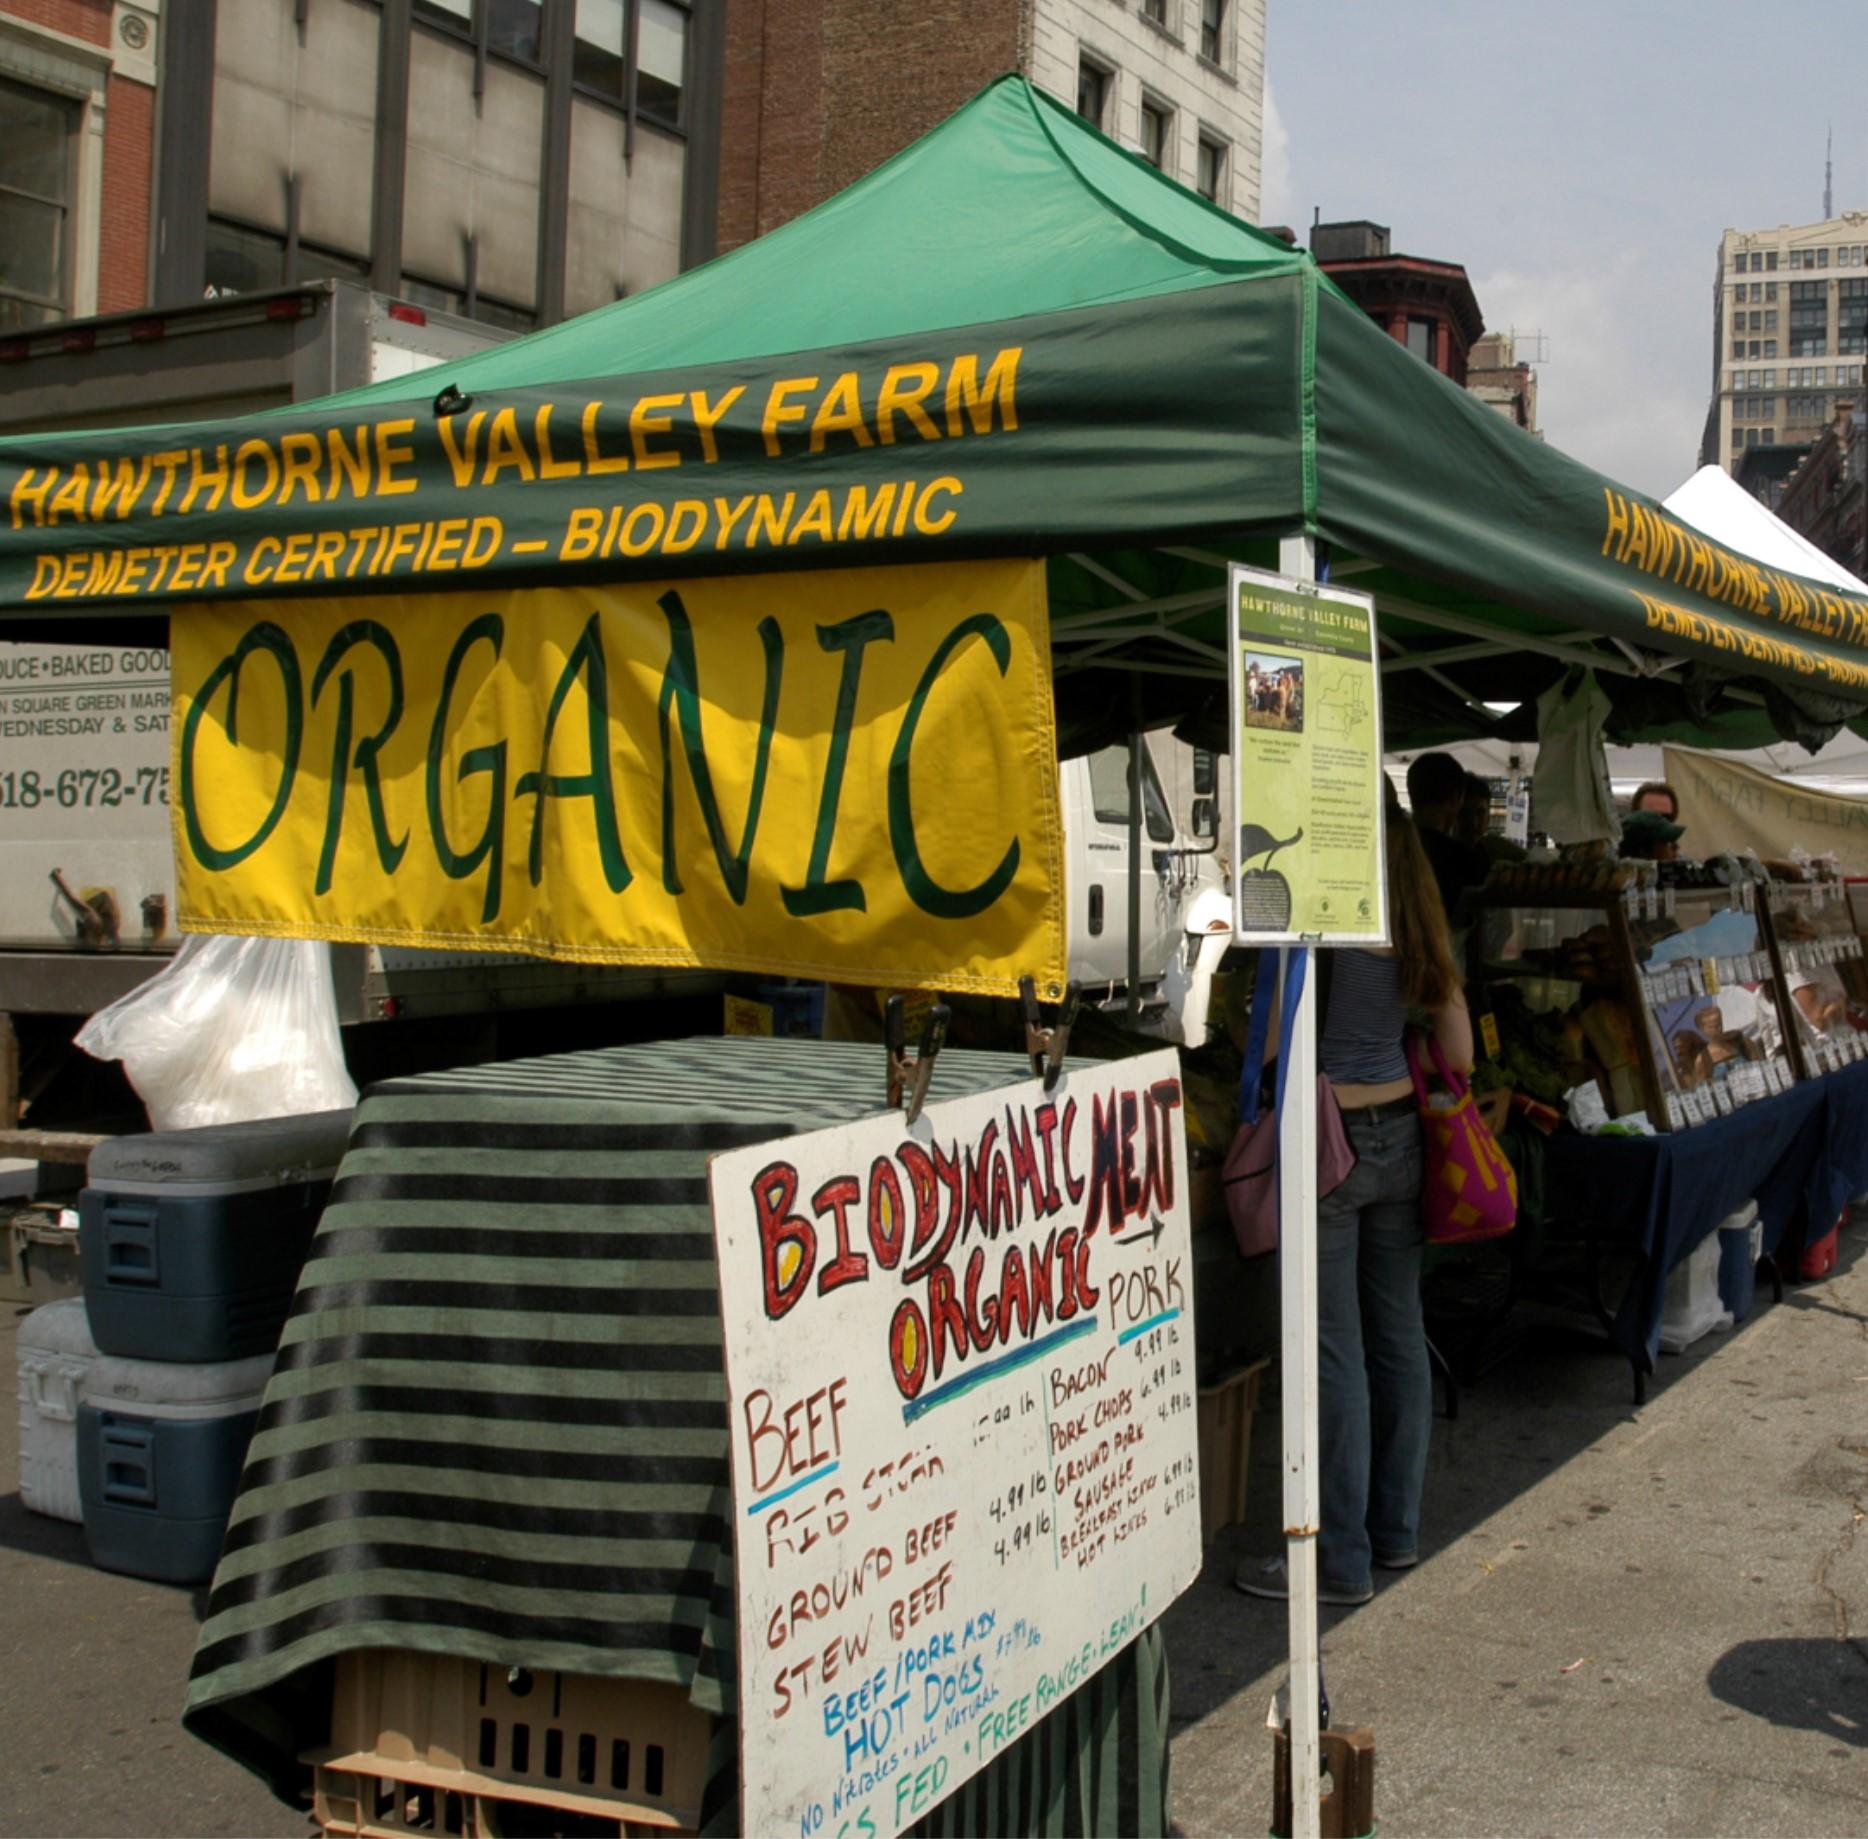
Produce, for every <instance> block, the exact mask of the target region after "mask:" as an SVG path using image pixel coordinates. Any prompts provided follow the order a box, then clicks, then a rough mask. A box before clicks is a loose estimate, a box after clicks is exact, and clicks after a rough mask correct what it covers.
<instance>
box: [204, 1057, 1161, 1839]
mask: <svg viewBox="0 0 1868 1839" xmlns="http://www.w3.org/2000/svg"><path fill="white" fill-rule="evenodd" d="M884 1073H885V1065H884V1056H883V1054H882V1051H881V1049H879V1048H863V1047H854V1046H846V1045H834V1044H827V1043H822V1042H814V1041H798V1040H787V1041H775V1040H758V1039H740V1040H694V1041H685V1042H676V1043H667V1044H657V1045H646V1046H634V1047H622V1048H613V1049H605V1050H601V1051H596V1052H590V1053H582V1054H567V1055H561V1056H554V1057H551V1058H546V1059H540V1060H532V1061H520V1062H514V1063H509V1064H504V1065H492V1066H485V1067H476V1068H468V1069H464V1070H461V1071H455V1072H444V1073H435V1074H429V1075H423V1076H421V1077H417V1078H411V1079H405V1080H399V1081H393V1082H390V1083H387V1084H384V1085H379V1086H377V1087H375V1088H373V1089H372V1090H371V1091H370V1092H369V1093H368V1094H367V1095H366V1097H365V1099H364V1102H363V1104H362V1106H361V1107H360V1109H359V1111H358V1115H357V1124H356V1128H355V1131H354V1133H353V1136H352V1138H351V1144H350V1148H349V1151H348V1153H347V1154H346V1156H345V1159H344V1163H343V1166H342V1168H341V1170H340V1171H339V1175H338V1179H337V1182H336V1185H335V1186H334V1188H333V1190H332V1197H331V1203H330V1205H329V1208H328V1209H327V1211H326V1213H325V1215H324V1218H323V1220H322V1222H321V1224H320V1226H319V1229H318V1234H317V1237H316V1239H315V1240H314V1242H313V1245H312V1250H311V1255H310V1258H309V1261H308V1262H307V1264H306V1266H305V1270H304V1274H303V1276H302V1278H301V1281H300V1285H299V1290H298V1295H297V1300H296V1303H295V1306H294V1311H293V1315H292V1318H291V1320H290V1321H289V1322H288V1324H287V1327H286V1330H285V1334H284V1336H283V1338H282V1342H281V1346H280V1350H279V1358H278V1363H277V1367H276V1370H275V1372H274V1375H273V1379H272V1382H271V1384H270V1385H269V1387H268V1389H267V1393H266V1400H265V1406H264V1409H263V1411H262V1414H261V1417H260V1423H259V1429H258V1432H257V1433H256V1435H255V1437H254V1440H253V1444H252V1447H251V1450H250V1452H249V1456H248V1463H247V1469H246V1473H245V1477H244V1481H243V1487H242V1491H241V1495H240V1498H239V1501H238V1503H237V1504H236V1506H235V1508H234V1512H233V1518H232V1522H231V1525H230V1527H229V1531H228V1535H227V1542H226V1546H225V1550H224V1552H223V1555H222V1559H221V1563H220V1568H219V1570H218V1572H217V1573H216V1576H215V1580H214V1588H213V1592H212V1596H211V1598H210V1602H209V1606H208V1617H207V1621H206V1623H205V1624H204V1626H203V1628H202V1630H201V1636H200V1644H199V1647H198V1649H197V1652H196V1656H195V1663H194V1669H193V1679H192V1682H191V1685H190V1689H189V1695H188V1704H187V1709H186V1712H185V1715H184V1722H185V1723H186V1725H187V1727H188V1728H189V1729H190V1730H191V1731H192V1732H194V1733H195V1734H196V1735H198V1736H200V1737H202V1738H204V1739H206V1740H207V1741H208V1742H210V1743H213V1744H214V1745H216V1746H217V1747H218V1748H220V1749H222V1750H224V1751H226V1752H227V1753H228V1754H229V1755H231V1756H233V1757H234V1758H235V1759H236V1760H237V1761H239V1762H241V1763H242V1764H244V1765H245V1766H246V1767H248V1768H250V1769H252V1770H254V1771H255V1772H256V1773H257V1774H259V1775H261V1776H263V1777H264V1778H265V1779H266V1780H267V1781H268V1782H270V1783H271V1785H272V1786H273V1788H274V1790H275V1792H277V1793H279V1794H280V1796H281V1798H283V1799H288V1800H296V1799H299V1798H301V1797H302V1796H304V1795H305V1794H306V1793H307V1792H308V1791H309V1788H310V1782H311V1770H310V1768H309V1767H308V1765H307V1764H306V1763H305V1761H304V1760H303V1758H304V1756H305V1754H306V1753H307V1752H313V1751H316V1750H317V1749H319V1748H320V1746H321V1745H323V1744H325V1743H326V1742H327V1741H328V1733H329V1726H330V1721H331V1706H332V1680H333V1668H334V1665H335V1663H336V1661H337V1660H338V1658H339V1657H340V1656H343V1655H346V1654H356V1653H358V1652H361V1651H364V1650H370V1649H401V1650H413V1651H417V1652H421V1653H427V1654H435V1655H446V1656H455V1657H462V1658H466V1659H468V1660H471V1661H477V1662H484V1663H489V1664H491V1665H493V1666H495V1667H497V1668H501V1669H504V1668H538V1669H541V1670H542V1669H553V1670H557V1671H560V1672H563V1673H566V1674H575V1675H588V1676H596V1677H602V1678H609V1679H628V1680H637V1681H644V1682H652V1683H659V1684H662V1685H672V1686H677V1687H679V1688H681V1689H682V1690H683V1691H685V1693H686V1695H687V1699H688V1702H689V1703H690V1704H691V1705H692V1706H693V1707H694V1708H695V1710H696V1711H697V1712H699V1713H702V1714H705V1715H706V1716H707V1717H708V1718H710V1719H712V1720H713V1721H714V1722H713V1726H712V1732H713V1734H712V1747H711V1752H710V1761H709V1765H708V1769H707V1776H708V1781H707V1786H706V1790H705V1793H704V1795H703V1797H702V1801H701V1806H700V1810H699V1825H700V1827H701V1830H703V1831H707V1832H719V1833H728V1832H734V1831H737V1830H738V1825H737V1785H736V1780H735V1741H734V1738H735V1727H734V1725H733V1722H732V1714H733V1710H734V1639H735V1632H734V1626H733V1600H734V1598H733V1584H732V1571H731V1566H732V1547H731V1534H730V1524H731V1518H732V1513H731V1500H730V1482H729V1471H728V1460H727V1427H726V1407H725V1396H726V1394H725V1385H724V1378H723V1374H722V1370H721V1332H720V1318H719V1306H718V1295H717V1289H716V1270H715V1263H714V1239H713V1224H712V1215H711V1211H710V1208H709V1204H708V1180H707V1162H708V1158H709V1157H710V1156H711V1155H714V1154H716V1153H718V1152H720V1151H723V1150H727V1149H733V1148H738V1147H741V1146H744V1145H749V1144H756V1143H760V1142H764V1141H767V1140H769V1139H774V1138H780V1137H786V1136H790V1135H794V1134H796V1133H798V1132H800V1131H806V1130H813V1129H817V1128H819V1127H821V1126H823V1125H826V1124H830V1123H835V1122H838V1121H841V1120H849V1119H854V1118H858V1117H863V1116H866V1115H871V1114H873V1113H875V1112H877V1111H879V1110H881V1109H882V1108H883V1105H882V1099H883V1086H884ZM1028 1077H1029V1068H1028V1066H1027V1063H1026V1062H1025V1061H1024V1060H1023V1059H1022V1058H1018V1057H1014V1056H1008V1055H997V1054H978V1053H964V1052H957V1051H949V1052H947V1053H944V1054H942V1055H941V1057H940V1059H939V1062H938V1064H937V1066H936V1068H935V1071H934V1079H933V1087H932V1096H933V1097H935V1098H951V1097H954V1096H957V1095H960V1094H964V1093H972V1092H982V1091H988V1090H991V1089H993V1088H995V1087H999V1086H1004V1085H1009V1084H1012V1083H1014V1082H1017V1081H1020V1080H1023V1079H1025V1078H1028ZM1166 1802H1167V1672H1166V1659H1165V1652H1164V1647H1163V1644H1162V1642H1161V1639H1160V1635H1159V1631H1158V1628H1150V1629H1149V1630H1147V1631H1146V1632H1144V1634H1143V1635H1142V1636H1141V1638H1140V1639H1139V1640H1137V1641H1136V1642H1135V1643H1133V1644H1132V1645H1131V1646H1130V1647H1128V1648H1127V1649H1125V1650H1124V1652H1123V1653H1122V1654H1121V1655H1120V1656H1119V1657H1118V1658H1117V1659H1116V1660H1114V1661H1113V1662H1111V1663H1110V1664H1109V1665H1107V1666H1106V1667H1104V1668H1103V1669H1101V1670H1100V1671H1099V1672H1097V1673H1096V1674H1095V1675H1093V1676H1092V1677H1091V1678H1090V1680H1089V1681H1088V1682H1087V1683H1086V1684H1085V1685H1083V1686H1082V1687H1080V1688H1079V1689H1078V1690H1077V1691H1076V1692H1074V1693H1073V1694H1071V1695H1070V1696H1069V1697H1068V1698H1067V1699H1064V1700H1063V1701H1061V1702H1060V1703H1059V1704H1058V1706H1057V1708H1056V1709H1055V1710H1054V1711H1052V1712H1051V1714H1050V1715H1049V1716H1047V1717H1045V1718H1043V1719H1041V1720H1040V1721H1039V1722H1038V1723H1037V1724H1036V1725H1034V1727H1033V1728H1032V1730H1031V1731H1030V1732H1029V1733H1028V1734H1027V1735H1026V1736H1025V1737H1024V1738H1022V1739H1020V1740H1019V1741H1017V1742H1016V1743H1014V1744H1013V1745H1012V1746H1011V1747H1010V1748H1009V1749H1008V1750H1006V1751H1005V1752H1004V1753H1003V1755H1001V1756H1000V1757H999V1758H997V1759H996V1760H995V1761H994V1762H993V1764H992V1765H991V1766H989V1767H988V1768H987V1769H985V1770H984V1771H982V1772H981V1773H980V1774H978V1775H976V1776H974V1777H973V1778H972V1779H971V1780H970V1781H969V1782H967V1783H966V1784H965V1785H964V1786H963V1787H962V1788H961V1789H960V1790H959V1791H958V1792H957V1793H956V1794H954V1795H951V1796H950V1797H949V1798H948V1799H947V1800H946V1801H945V1802H943V1803H942V1804H941V1805H940V1806H939V1807H937V1808H936V1809H935V1810H934V1812H933V1813H932V1814H930V1815H929V1816H928V1818H927V1819H926V1820H925V1821H923V1822H922V1823H921V1824H920V1825H919V1826H917V1827H916V1828H915V1829H914V1830H916V1831H918V1832H930V1833H948V1832H962V1831H966V1832H987V1831H990V1832H1030V1833H1052V1832H1057V1833H1062V1832H1066V1831H1069V1832H1090V1831H1096V1832H1122V1833H1146V1832H1162V1831H1165V1830H1166V1818H1167V1806H1166Z"/></svg>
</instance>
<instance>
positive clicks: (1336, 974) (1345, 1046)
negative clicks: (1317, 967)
mask: <svg viewBox="0 0 1868 1839" xmlns="http://www.w3.org/2000/svg"><path fill="white" fill-rule="evenodd" d="M1331 956H1332V958H1333V960H1334V962H1333V963H1332V965H1331V967H1330V1006H1329V1011H1328V1013H1327V1014H1326V1015H1325V1016H1324V1018H1323V1028H1322V1032H1321V1034H1320V1035H1319V1037H1318V1041H1317V1059H1318V1063H1319V1064H1320V1065H1321V1066H1322V1068H1323V1071H1324V1072H1325V1073H1326V1074H1327V1075H1328V1076H1329V1079H1330V1082H1331V1084H1333V1085H1369V1086H1372V1085H1382V1084H1385V1083H1386V1082H1387V1081H1389V1080H1391V1079H1405V1078H1406V1077H1407V1076H1408V1072H1407V1055H1406V1053H1405V1052H1404V1051H1403V1049H1402V1045H1401V1036H1402V1032H1403V1030H1404V1029H1405V1028H1406V1026H1407V1004H1406V1003H1405V1002H1404V1001H1403V1000H1402V996H1401V960H1400V959H1399V958H1396V957H1394V956H1392V955H1391V954H1387V953H1380V952H1372V951H1353V950H1350V951H1336V952H1334V953H1332V954H1331Z"/></svg>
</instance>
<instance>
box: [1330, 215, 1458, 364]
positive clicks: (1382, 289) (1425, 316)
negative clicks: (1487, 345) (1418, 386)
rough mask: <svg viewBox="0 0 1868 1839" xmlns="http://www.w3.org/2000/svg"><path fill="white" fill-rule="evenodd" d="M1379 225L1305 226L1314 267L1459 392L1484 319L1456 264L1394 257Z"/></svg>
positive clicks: (1384, 228) (1384, 229)
mask: <svg viewBox="0 0 1868 1839" xmlns="http://www.w3.org/2000/svg"><path fill="white" fill-rule="evenodd" d="M1392 240H1393V239H1392V237H1391V234H1390V232H1389V229H1388V226H1387V225H1386V224H1379V223H1370V222H1368V221H1367V220H1366V219H1357V220H1355V221H1352V222H1347V223H1316V224H1312V225H1311V226H1310V253H1311V254H1312V255H1314V256H1315V257H1316V258H1317V266H1318V267H1320V268H1321V269H1322V270H1323V272H1324V273H1325V274H1326V275H1328V276H1329V277H1330V279H1331V280H1332V281H1334V282H1335V283H1336V285H1337V286H1338V287H1340V288H1341V289H1342V290H1343V292H1344V293H1345V294H1347V295H1348V296H1349V298H1350V299H1351V300H1353V301H1354V302H1355V303H1356V305H1357V306H1359V307H1360V308H1361V309H1362V310H1363V312H1365V313H1366V314H1368V316H1369V317H1370V318H1371V319H1372V320H1374V321H1375V323H1376V324H1377V325H1378V326H1384V327H1386V328H1387V330H1388V332H1389V334H1390V335H1391V336H1392V337H1393V338H1394V339H1395V340H1396V341H1397V342H1398V343H1400V344H1403V345H1405V346H1406V347H1407V348H1408V350H1410V351H1411V352H1413V353H1414V355H1415V356H1416V357H1418V358H1420V359H1421V360H1422V361H1423V362H1424V363H1427V364H1431V365H1432V366H1433V368H1434V369H1435V370H1437V371H1439V372H1440V373H1441V374H1442V375H1443V376H1448V377H1451V378H1452V379H1453V381H1454V382H1455V383H1457V384H1459V385H1460V386H1461V387H1462V388H1463V387H1464V386H1465V383H1466V380H1467V378H1466V371H1467V363H1468V358H1469V356H1470V354H1471V351H1472V347H1473V344H1474V342H1475V341H1476V340H1477V339H1478V338H1479V337H1480V335H1481V334H1482V333H1483V332H1484V331H1485V319H1484V316H1483V315H1482V314H1481V313H1480V311H1479V302H1478V299H1477V297H1476V296H1475V295H1474V293H1473V291H1472V283H1471V282H1470V281H1469V280H1468V279H1467V278H1466V271H1465V269H1464V268H1463V267H1461V265H1460V264H1459V263H1458V262H1433V261H1427V260H1425V259H1424V258H1422V257H1420V256H1416V255H1396V254H1394V253H1393V250H1392V248H1391V246H1390V245H1391V243H1392Z"/></svg>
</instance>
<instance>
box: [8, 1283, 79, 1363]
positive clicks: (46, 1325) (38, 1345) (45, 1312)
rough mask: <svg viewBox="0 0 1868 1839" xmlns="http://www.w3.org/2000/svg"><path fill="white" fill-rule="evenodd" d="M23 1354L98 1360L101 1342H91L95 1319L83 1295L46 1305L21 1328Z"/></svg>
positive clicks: (20, 1340) (36, 1310) (21, 1351)
mask: <svg viewBox="0 0 1868 1839" xmlns="http://www.w3.org/2000/svg"><path fill="white" fill-rule="evenodd" d="M19 1351H20V1353H21V1354H22V1355H25V1354H71V1355H74V1356H76V1357H78V1358H80V1359H85V1360H90V1359H95V1358H96V1355H97V1343H96V1342H95V1341H93V1340H92V1339H91V1318H90V1317H89V1316H88V1315H87V1314H86V1313H85V1308H84V1298H83V1297H82V1296H68V1297H66V1298H64V1300H63V1301H61V1302H56V1303H43V1304H41V1305H40V1306H39V1307H38V1308H37V1309H35V1310H34V1311H33V1312H32V1314H31V1315H29V1316H27V1318H26V1319H25V1320H24V1321H23V1322H21V1323H20V1325H19Z"/></svg>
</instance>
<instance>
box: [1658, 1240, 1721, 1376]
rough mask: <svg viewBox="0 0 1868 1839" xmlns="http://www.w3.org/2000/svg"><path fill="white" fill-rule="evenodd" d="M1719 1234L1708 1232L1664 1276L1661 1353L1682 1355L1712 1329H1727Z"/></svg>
mask: <svg viewBox="0 0 1868 1839" xmlns="http://www.w3.org/2000/svg"><path fill="white" fill-rule="evenodd" d="M1720 1239H1721V1235H1720V1234H1719V1233H1717V1232H1709V1233H1707V1235H1706V1236H1705V1237H1704V1238H1703V1239H1701V1240H1700V1242H1699V1243H1698V1244H1697V1245H1696V1246H1694V1247H1693V1249H1692V1250H1691V1251H1690V1252H1688V1253H1687V1255H1686V1256H1685V1257H1684V1258H1682V1259H1681V1260H1680V1262H1679V1263H1678V1264H1676V1265H1675V1266H1674V1267H1673V1269H1672V1270H1671V1271H1669V1272H1668V1273H1667V1297H1666V1302H1665V1304H1664V1305H1663V1306H1662V1310H1661V1318H1660V1351H1661V1352H1662V1353H1663V1354H1681V1353H1684V1352H1685V1351H1686V1350H1687V1349H1688V1348H1689V1347H1691V1346H1692V1345H1693V1343H1694V1342H1695V1341H1697V1340H1698V1339H1699V1338H1700V1337H1701V1336H1702V1335H1704V1334H1709V1333H1710V1332H1711V1331H1712V1330H1713V1329H1715V1328H1730V1327H1731V1326H1732V1318H1731V1316H1730V1315H1729V1314H1728V1313H1727V1311H1726V1308H1725V1305H1724V1304H1723V1303H1722V1302H1721V1301H1720V1300H1719V1252H1720Z"/></svg>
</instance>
